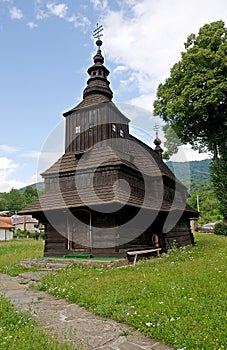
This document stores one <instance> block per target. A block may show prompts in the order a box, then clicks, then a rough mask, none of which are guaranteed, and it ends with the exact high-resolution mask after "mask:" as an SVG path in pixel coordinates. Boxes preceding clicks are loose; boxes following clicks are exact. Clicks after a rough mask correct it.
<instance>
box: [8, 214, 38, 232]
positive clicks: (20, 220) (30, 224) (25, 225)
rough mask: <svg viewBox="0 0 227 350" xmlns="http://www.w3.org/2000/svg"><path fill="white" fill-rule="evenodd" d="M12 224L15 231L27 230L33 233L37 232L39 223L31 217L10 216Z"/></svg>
mask: <svg viewBox="0 0 227 350" xmlns="http://www.w3.org/2000/svg"><path fill="white" fill-rule="evenodd" d="M11 219H12V224H13V226H14V228H15V229H19V230H22V231H23V230H27V231H29V232H30V233H35V232H37V231H39V230H38V225H39V221H38V220H36V219H34V218H33V217H32V215H13V216H11Z"/></svg>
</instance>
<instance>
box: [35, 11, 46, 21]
mask: <svg viewBox="0 0 227 350" xmlns="http://www.w3.org/2000/svg"><path fill="white" fill-rule="evenodd" d="M47 17H48V13H47V12H45V11H44V10H42V9H38V11H37V14H36V19H38V20H43V19H45V18H47Z"/></svg>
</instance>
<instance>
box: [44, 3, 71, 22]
mask: <svg viewBox="0 0 227 350" xmlns="http://www.w3.org/2000/svg"><path fill="white" fill-rule="evenodd" d="M46 6H47V8H48V10H49V11H50V12H51V13H52V14H53V15H55V16H57V17H60V18H65V17H66V15H67V11H68V6H67V5H66V4H64V3H63V4H58V5H55V3H48V4H47V5H46Z"/></svg>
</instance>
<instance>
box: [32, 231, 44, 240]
mask: <svg viewBox="0 0 227 350" xmlns="http://www.w3.org/2000/svg"><path fill="white" fill-rule="evenodd" d="M44 237H45V233H44V231H40V232H34V233H33V234H32V238H34V239H36V240H38V239H44Z"/></svg>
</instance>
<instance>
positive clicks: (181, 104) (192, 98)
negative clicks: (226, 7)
mask: <svg viewBox="0 0 227 350" xmlns="http://www.w3.org/2000/svg"><path fill="white" fill-rule="evenodd" d="M154 114H155V115H160V116H161V117H162V118H163V119H164V121H166V122H167V127H166V128H167V130H168V126H169V127H171V128H172V129H173V131H174V132H175V133H176V135H177V136H178V137H179V139H180V140H181V142H182V143H189V144H191V145H192V147H193V148H194V149H198V150H199V151H204V150H208V151H210V152H212V154H213V157H214V165H213V172H212V181H213V183H214V190H215V193H216V196H217V198H218V200H219V202H220V205H219V206H220V209H221V211H222V214H223V216H224V217H225V218H226V219H227V198H226V195H225V190H226V185H227V165H226V164H227V162H226V160H227V159H226V158H227V157H226V146H227V127H226V126H227V28H225V24H224V22H223V21H216V22H213V23H210V24H206V25H204V26H203V27H202V28H200V30H199V33H198V35H197V36H196V35H195V34H191V35H189V37H188V39H187V42H186V43H185V51H184V52H182V54H181V60H180V61H179V62H177V63H176V64H175V65H174V66H173V67H172V69H171V72H170V77H169V78H168V79H166V81H165V83H164V84H160V85H159V87H158V90H157V99H156V101H155V102H154ZM168 136H170V137H169V140H168V139H167V144H168V143H169V144H170V153H171V151H172V153H173V152H174V151H175V150H174V149H173V147H172V146H171V139H170V138H171V135H168V133H166V137H167V138H168Z"/></svg>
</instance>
